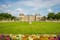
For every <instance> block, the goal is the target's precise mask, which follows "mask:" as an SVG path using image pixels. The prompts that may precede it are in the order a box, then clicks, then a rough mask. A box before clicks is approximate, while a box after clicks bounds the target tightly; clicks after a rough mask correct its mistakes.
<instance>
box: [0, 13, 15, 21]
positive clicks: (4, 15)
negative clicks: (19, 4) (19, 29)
mask: <svg viewBox="0 0 60 40" xmlns="http://www.w3.org/2000/svg"><path fill="white" fill-rule="evenodd" d="M11 19H15V17H14V16H12V15H11V14H8V13H0V20H11Z"/></svg>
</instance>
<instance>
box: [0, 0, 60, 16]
mask: <svg viewBox="0 0 60 40" xmlns="http://www.w3.org/2000/svg"><path fill="white" fill-rule="evenodd" d="M59 11H60V0H0V13H1V12H8V13H10V14H12V15H14V16H18V15H19V13H24V14H33V15H34V14H36V13H40V14H41V15H42V16H44V15H45V16H46V15H47V14H48V12H59Z"/></svg>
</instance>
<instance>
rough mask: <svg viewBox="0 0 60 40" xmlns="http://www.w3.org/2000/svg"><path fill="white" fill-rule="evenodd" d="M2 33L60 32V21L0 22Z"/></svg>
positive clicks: (0, 31)
mask: <svg viewBox="0 0 60 40" xmlns="http://www.w3.org/2000/svg"><path fill="white" fill-rule="evenodd" d="M0 33H1V34H12V33H13V34H39V33H60V23H59V22H32V24H29V23H28V22H0Z"/></svg>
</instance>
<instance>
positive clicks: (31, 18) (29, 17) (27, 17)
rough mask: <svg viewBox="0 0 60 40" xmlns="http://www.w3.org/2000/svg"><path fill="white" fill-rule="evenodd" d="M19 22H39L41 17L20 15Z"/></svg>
mask: <svg viewBox="0 0 60 40" xmlns="http://www.w3.org/2000/svg"><path fill="white" fill-rule="evenodd" d="M19 20H20V21H40V20H41V16H40V15H24V14H20V15H19Z"/></svg>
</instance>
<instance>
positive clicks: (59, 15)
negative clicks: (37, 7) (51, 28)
mask: <svg viewBox="0 0 60 40" xmlns="http://www.w3.org/2000/svg"><path fill="white" fill-rule="evenodd" d="M55 17H56V19H57V20H59V19H60V12H58V13H57V14H56V15H55Z"/></svg>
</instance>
